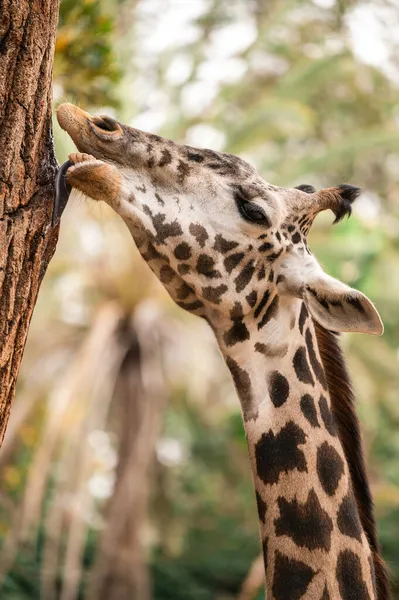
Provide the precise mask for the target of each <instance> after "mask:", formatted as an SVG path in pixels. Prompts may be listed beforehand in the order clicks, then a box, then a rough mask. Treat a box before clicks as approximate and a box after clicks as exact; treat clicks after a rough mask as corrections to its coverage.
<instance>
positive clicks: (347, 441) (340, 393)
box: [313, 320, 391, 600]
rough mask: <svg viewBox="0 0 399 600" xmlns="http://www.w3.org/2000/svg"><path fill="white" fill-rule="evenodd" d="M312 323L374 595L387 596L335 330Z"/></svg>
mask: <svg viewBox="0 0 399 600" xmlns="http://www.w3.org/2000/svg"><path fill="white" fill-rule="evenodd" d="M313 323H314V327H315V331H316V338H317V343H318V346H319V352H320V356H321V360H322V363H323V367H324V371H325V375H326V379H327V385H328V389H329V392H330V398H331V408H332V412H333V414H334V417H335V421H336V424H337V427H338V433H339V437H340V440H341V443H342V446H343V449H344V453H345V457H346V460H347V462H348V466H349V471H350V475H351V480H352V485H353V491H354V495H355V499H356V504H357V506H358V510H359V516H360V520H361V523H362V526H363V529H364V532H365V534H366V536H367V538H368V541H369V544H370V548H371V552H372V556H373V563H374V572H375V580H376V592H377V598H378V600H390V598H391V594H390V590H389V573H388V569H387V567H386V565H385V563H384V561H383V559H382V557H381V550H380V545H379V543H378V539H377V526H376V520H375V516H374V504H373V500H372V496H371V491H370V485H369V482H368V479H367V473H366V466H365V460H364V455H363V443H362V436H361V430H360V424H359V419H358V416H357V413H356V398H355V394H354V391H353V387H352V382H351V378H350V375H349V372H348V369H347V366H346V362H345V357H344V354H343V352H342V348H341V345H340V343H339V334H336V333H333V332H331V331H328V330H326V329H324V327H322V326H321V325H320V324H319V323H317V322H316V321H315V320H313Z"/></svg>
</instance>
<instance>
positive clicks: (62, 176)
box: [51, 160, 73, 227]
mask: <svg viewBox="0 0 399 600" xmlns="http://www.w3.org/2000/svg"><path fill="white" fill-rule="evenodd" d="M72 164H73V163H71V161H70V160H67V161H66V162H65V163H64V164H63V165H62V166H61V167H60V169H59V170H58V173H57V175H56V177H55V200H54V207H53V217H52V221H51V224H52V226H53V227H55V226H56V225H58V223H59V222H60V219H61V215H62V213H63V212H64V209H65V207H66V205H67V202H68V199H69V195H70V193H71V191H72V187H71V186H70V185H69V183H68V181H67V179H66V172H67V171H68V169H69V167H71V166H72Z"/></svg>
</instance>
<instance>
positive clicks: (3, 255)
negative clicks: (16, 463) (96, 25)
mask: <svg viewBox="0 0 399 600" xmlns="http://www.w3.org/2000/svg"><path fill="white" fill-rule="evenodd" d="M58 7H59V0H0V150H1V154H0V444H1V442H2V440H3V437H4V433H5V430H6V427H7V422H8V418H9V415H10V410H11V405H12V402H13V398H14V393H15V384H16V379H17V376H18V372H19V366H20V362H21V359H22V354H23V350H24V346H25V341H26V336H27V333H28V328H29V324H30V320H31V317H32V312H33V308H34V306H35V303H36V299H37V294H38V290H39V287H40V283H41V281H42V278H43V276H44V273H45V272H46V268H47V265H48V263H49V261H50V259H51V257H52V255H53V253H54V250H55V246H56V243H57V239H58V227H57V228H54V229H53V228H52V227H51V225H50V221H51V214H52V205H53V198H54V178H55V174H56V171H57V161H56V158H55V154H54V149H53V140H52V128H51V101H52V95H51V75H52V67H53V57H54V43H55V35H56V28H57V21H58Z"/></svg>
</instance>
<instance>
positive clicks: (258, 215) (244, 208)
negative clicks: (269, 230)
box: [234, 188, 270, 227]
mask: <svg viewBox="0 0 399 600" xmlns="http://www.w3.org/2000/svg"><path fill="white" fill-rule="evenodd" d="M234 196H235V201H236V204H237V208H238V211H239V213H240V215H241V216H242V217H243V219H245V220H246V221H249V222H251V223H257V224H258V225H267V226H269V227H270V221H269V219H268V217H267V215H266V213H265V211H264V210H263V208H262V207H260V206H259V204H256V203H255V202H250V201H249V200H248V199H247V198H246V197H245V195H244V194H243V191H242V189H241V188H238V189H237V190H236V191H235V194H234Z"/></svg>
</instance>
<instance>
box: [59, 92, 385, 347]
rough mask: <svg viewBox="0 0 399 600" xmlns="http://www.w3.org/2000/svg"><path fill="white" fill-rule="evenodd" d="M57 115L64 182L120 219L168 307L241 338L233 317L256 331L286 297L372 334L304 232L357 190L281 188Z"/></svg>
mask: <svg viewBox="0 0 399 600" xmlns="http://www.w3.org/2000/svg"><path fill="white" fill-rule="evenodd" d="M57 117H58V121H59V123H60V125H61V127H62V128H63V129H64V130H65V131H67V133H68V134H69V135H70V136H71V137H72V139H73V141H74V142H75V144H76V146H77V148H78V150H79V152H78V153H75V154H73V155H71V157H70V159H71V161H72V162H73V163H74V165H73V166H72V167H70V168H69V170H68V172H67V179H68V181H69V183H70V184H71V186H72V187H73V188H74V189H76V190H79V191H80V192H82V193H83V194H85V195H86V196H88V197H90V198H92V199H95V200H104V201H105V202H107V203H108V204H110V205H111V206H112V208H114V210H115V211H116V212H117V213H118V214H120V215H121V216H122V218H123V219H124V220H125V222H126V224H127V226H128V227H129V229H130V231H131V233H132V235H133V237H134V239H135V241H136V244H137V246H138V248H139V250H140V252H141V254H142V256H143V257H144V259H145V260H146V261H147V262H148V264H149V265H150V267H151V268H152V269H153V271H154V272H155V273H156V275H157V276H158V277H159V279H160V280H161V282H162V283H163V285H164V286H165V288H166V289H167V291H168V292H169V293H170V295H171V296H172V298H173V299H174V300H175V302H176V303H177V304H178V305H179V306H181V307H183V308H185V309H186V310H188V311H190V312H193V313H195V314H198V315H200V316H204V317H206V318H207V319H208V321H209V322H210V323H211V324H212V325H213V326H214V327H215V328H216V329H217V327H218V323H219V322H223V321H224V320H225V319H226V318H227V319H229V320H230V321H233V322H234V326H233V327H232V328H231V329H229V330H228V331H226V332H225V334H224V342H225V344H226V345H230V344H234V343H236V342H237V341H241V340H243V339H247V337H248V330H247V327H246V326H245V325H244V324H243V319H245V320H247V319H251V318H253V319H254V321H255V323H256V326H257V328H258V329H261V328H262V327H263V326H264V325H265V324H266V323H267V322H268V321H270V320H271V319H272V318H273V317H275V316H276V314H277V307H278V304H279V302H280V303H284V305H285V306H289V304H290V302H291V301H293V300H294V299H297V298H300V299H302V300H304V302H305V304H306V305H307V308H308V310H309V312H310V313H311V315H312V316H313V317H314V319H315V320H316V321H318V322H319V323H320V324H321V325H322V326H324V327H325V328H326V329H329V330H332V331H356V332H364V333H372V334H381V333H382V329H383V328H382V323H381V320H380V318H379V315H378V313H377V311H376V309H375V308H374V306H373V304H372V303H371V302H370V300H369V299H368V298H367V297H366V296H364V295H363V294H362V293H360V292H358V291H356V290H354V289H352V288H350V287H348V286H347V285H345V284H343V283H341V282H339V281H338V280H336V279H334V278H332V277H330V276H328V275H327V274H326V273H324V271H323V270H322V268H321V267H320V265H319V263H318V262H317V260H316V259H315V257H314V256H313V255H312V253H311V251H310V250H309V247H308V245H307V241H306V237H307V233H308V231H309V228H310V226H311V224H312V222H313V219H314V218H315V216H316V215H317V214H318V213H319V212H320V211H323V210H326V209H331V210H332V211H333V212H334V213H335V216H336V220H339V219H341V218H342V217H343V216H344V215H346V214H350V212H351V204H352V202H353V201H354V200H355V198H356V197H357V196H358V194H359V189H358V188H356V187H353V186H349V185H341V186H337V187H333V188H328V189H322V190H320V191H316V190H315V189H314V188H312V187H311V186H299V188H281V187H277V186H274V185H270V184H269V183H267V182H265V181H264V180H263V179H262V178H261V177H260V176H259V175H258V173H257V172H256V171H255V169H254V168H253V167H251V166H250V165H249V164H247V163H246V162H245V161H243V160H242V159H240V158H238V157H236V156H233V155H231V154H224V153H218V152H214V151H212V150H204V149H196V148H192V147H189V146H185V145H180V144H176V143H174V142H172V141H169V140H166V139H163V138H161V137H159V136H157V135H152V134H149V133H145V132H142V131H139V130H137V129H133V128H130V127H127V126H126V125H122V124H121V123H119V122H118V121H116V120H114V119H112V118H110V117H107V116H102V117H93V116H91V115H90V114H88V113H86V112H84V111H82V110H81V109H79V108H77V107H75V106H73V105H72V104H63V105H61V106H60V107H59V108H58V111H57Z"/></svg>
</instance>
